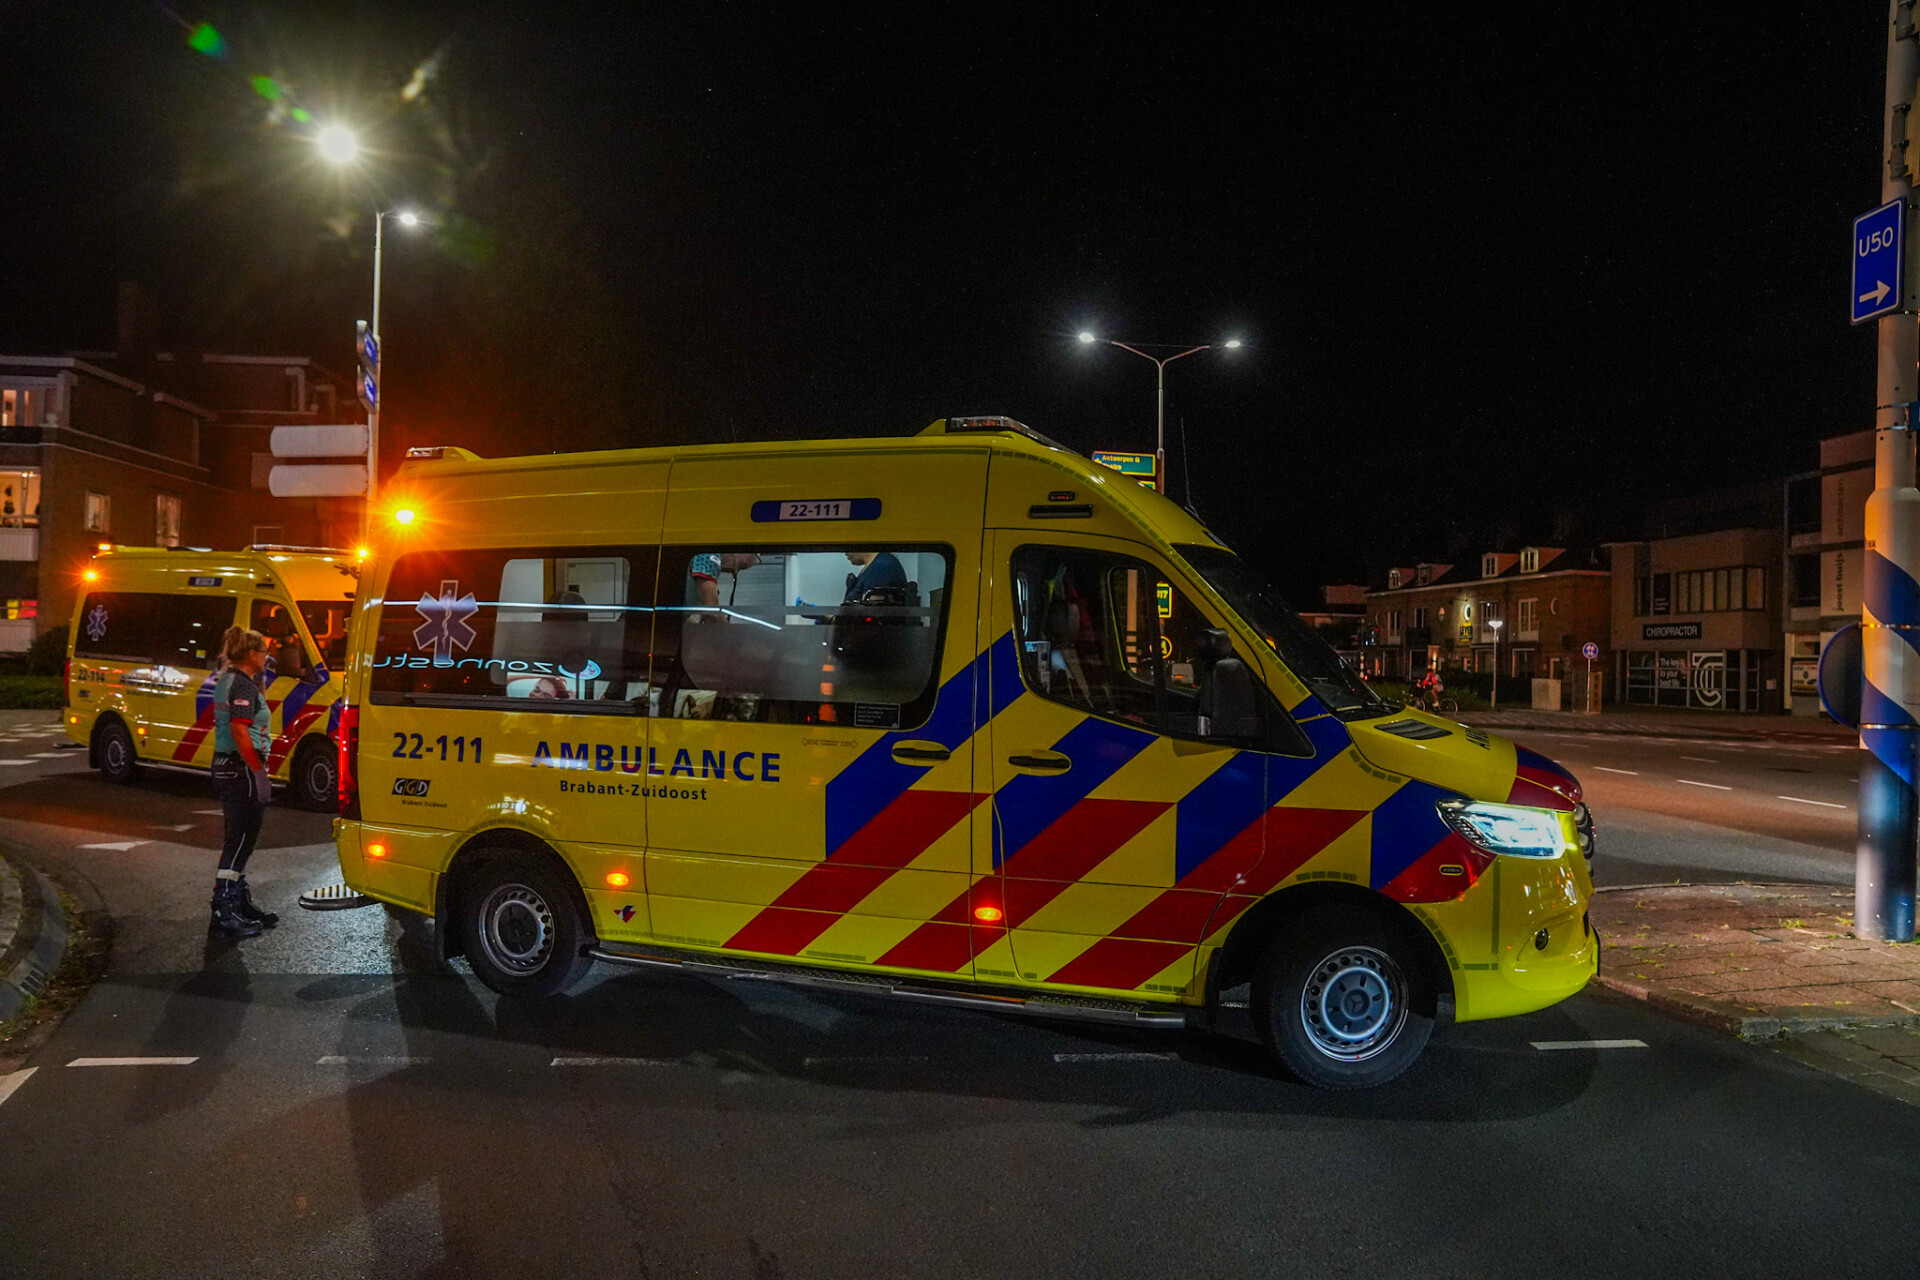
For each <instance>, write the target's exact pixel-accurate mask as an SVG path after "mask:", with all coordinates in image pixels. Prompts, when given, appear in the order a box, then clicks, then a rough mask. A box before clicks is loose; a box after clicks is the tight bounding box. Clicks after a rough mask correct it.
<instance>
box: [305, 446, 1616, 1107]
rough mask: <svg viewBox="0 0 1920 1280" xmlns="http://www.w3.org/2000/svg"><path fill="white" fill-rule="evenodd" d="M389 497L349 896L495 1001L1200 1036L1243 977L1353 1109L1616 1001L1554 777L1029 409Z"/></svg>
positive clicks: (347, 754)
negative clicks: (1602, 996) (713, 1000)
mask: <svg viewBox="0 0 1920 1280" xmlns="http://www.w3.org/2000/svg"><path fill="white" fill-rule="evenodd" d="M387 496H388V499H389V501H390V503H391V504H392V511H391V515H392V521H391V522H390V523H386V522H385V521H384V520H383V523H386V533H385V534H384V535H383V540H382V542H381V543H380V544H379V545H377V546H376V548H375V555H374V563H375V564H376V565H377V566H378V567H377V568H376V569H374V570H372V571H371V572H370V575H369V581H368V582H367V583H366V584H365V588H366V589H365V590H364V591H363V593H362V595H361V597H360V599H359V601H358V604H357V606H356V608H357V611H358V616H357V618H356V621H355V623H354V642H353V653H352V657H351V661H350V666H349V671H348V677H347V679H348V690H349V692H348V708H347V711H346V713H345V717H344V720H343V725H342V750H343V761H342V766H343V767H342V796H343V803H344V808H343V816H342V817H341V818H340V819H339V820H338V822H337V824H336V831H337V835H338V843H339V855H340V865H341V868H342V870H343V872H344V874H345V879H346V881H347V886H346V888H347V889H348V890H352V891H355V892H357V893H359V894H363V895H366V896H367V897H371V898H374V899H378V900H380V901H384V902H387V903H391V904H397V905H399V906H402V907H408V908H412V909H414V910H416V911H420V912H424V913H428V914H430V915H432V916H434V917H435V918H436V919H437V920H438V921H439V922H440V925H441V927H440V928H439V929H438V931H437V932H438V934H439V935H440V936H441V937H442V938H443V939H444V940H445V946H446V948H447V950H448V952H449V954H456V953H464V954H465V956H466V957H467V959H468V960H469V961H470V962H471V964H472V966H473V969H474V972H475V973H476V974H477V975H478V976H479V977H480V978H481V979H482V980H483V981H484V982H485V983H487V985H489V986H490V987H492V988H493V989H494V990H496V991H498V992H501V993H503V994H506V995H513V996H528V997H538V996H545V995H550V994H553V993H556V992H559V991H561V990H562V989H564V988H565V987H567V986H568V985H569V984H570V983H571V982H572V981H573V980H574V979H575V978H576V977H577V976H578V975H579V974H580V973H581V972H582V971H583V969H584V968H585V966H587V965H588V964H589V963H590V961H591V960H593V959H600V960H606V961H613V962H617V963H622V964H631V965H639V966H649V967H675V966H690V967H693V968H697V969H698V971H700V972H702V973H706V974H731V975H740V976H753V977H757V978H772V979H776V980H784V981H792V982H797V983H803V984H810V985H813V986H817V987H823V988H829V989H837V990H845V991H857V992H862V993H868V994H892V995H897V996H905V997H909V998H917V999H923V1000H932V1001H939V1002H944V1003H950V1004H960V1005H970V1006H974V1007H979V1008H985V1009H994V1010H1004V1011H1023V1012H1028V1013H1037V1014H1045V1015H1050V1016H1056V1017H1067V1018H1086V1019H1095V1020H1104V1021H1117V1022H1123V1023H1126V1024H1129V1025H1135V1026H1180V1025H1187V1024H1189V1023H1194V1022H1198V1023H1200V1024H1201V1025H1208V1023H1209V1020H1210V1019H1211V1017H1212V1015H1213V1011H1214V1010H1215V1009H1216V1007H1218V1006H1219V1005H1220V1003H1221V999H1222V995H1223V993H1225V992H1229V991H1232V990H1234V989H1236V988H1241V987H1245V986H1249V984H1250V992H1251V994H1250V1002H1251V1012H1252V1014H1253V1020H1254V1022H1255V1024H1256V1026H1257V1028H1258V1030H1259V1033H1260V1034H1261V1036H1262V1037H1263V1038H1264V1040H1265V1042H1266V1044H1267V1045H1268V1046H1269V1047H1270V1049H1271V1050H1272V1051H1273V1052H1274V1054H1275V1055H1276V1056H1277V1057H1278V1058H1279V1060H1280V1061H1281V1062H1282V1063H1284V1064H1285V1065H1286V1066H1287V1067H1288V1068H1290V1069H1291V1070H1292V1071H1293V1072H1295V1073H1296V1074H1297V1075H1299V1076H1300V1077H1302V1078H1303V1079H1306V1080H1308V1081H1310V1082H1312V1083H1315V1084H1319V1085H1323V1086H1328V1087H1353V1086H1360V1085H1368V1084H1374V1083H1378V1082H1380V1081H1382V1080H1385V1079H1388V1078H1390V1077H1392V1076H1394V1075H1395V1074H1397V1073H1398V1072H1400V1071H1402V1070H1403V1069H1405V1068H1406V1067H1407V1066H1408V1064H1409V1063H1411V1062H1412V1061H1413V1060H1414V1058H1415V1057H1416V1056H1417V1055H1418V1053H1419V1052H1420V1049H1421V1047H1422V1045H1423V1044H1424V1043H1425V1041H1426V1039H1427V1037H1428V1034H1429V1031H1430V1029H1431V1027H1432V1025H1433V1023H1434V1021H1435V1019H1436V1018H1437V1017H1445V1016H1449V1015H1450V1016H1451V1017H1453V1018H1455V1019H1460V1020H1466V1019H1478V1018H1491V1017H1499V1016H1502V1015H1507V1014H1517V1013H1524V1012H1527V1011H1529V1010H1534V1009H1539V1008H1541V1007H1543V1006H1546V1005H1550V1004H1552V1003H1554V1002H1555V1001H1558V1000H1561V999H1564V998H1565V997H1567V996H1568V995H1571V994H1572V993H1574V992H1576V991H1578V990H1580V989H1581V987H1582V986H1583V985H1584V984H1585V983H1586V981H1587V980H1588V978H1590V977H1591V976H1592V975H1593V973H1594V970H1595V967H1596V964H1597V957H1598V944H1597V940H1596V938H1595V936H1594V934H1593V931H1592V929H1591V928H1590V927H1589V924H1588V919H1587V903H1588V898H1589V896H1590V894H1591V892H1592V881H1591V877H1590V874H1589V865H1588V863H1589V859H1590V858H1591V856H1592V827H1591V823H1590V821H1589V819H1588V816H1587V812H1586V809H1585V808H1584V806H1583V805H1582V803H1581V800H1580V788H1579V785H1578V783H1577V782H1575V780H1574V779H1573V777H1572V776H1571V775H1570V774H1568V773H1567V772H1566V771H1565V770H1564V769H1561V768H1559V767H1558V766H1556V765H1554V764H1553V763H1551V762H1550V761H1548V760H1546V759H1544V758H1542V757H1540V756H1538V755H1535V754H1533V753H1531V752H1529V751H1526V750H1524V749H1522V748H1519V747H1516V746H1515V745H1514V744H1513V743H1511V742H1508V741H1506V740H1504V739H1501V738H1498V737H1494V736H1492V735H1490V734H1487V733H1483V732H1481V731H1479V730H1476V729H1471V728H1467V727H1463V726H1461V725H1458V724H1453V723H1450V722H1448V721H1444V720H1441V719H1437V718H1435V717H1433V716H1428V715H1423V714H1421V713H1418V712H1415V711H1411V710H1409V709H1407V708H1405V707H1402V706H1399V705H1396V704H1391V703H1387V702H1384V701H1382V700H1381V699H1380V698H1378V697H1377V696H1375V695H1374V694H1373V693H1372V692H1371V691H1370V690H1369V689H1368V687H1367V686H1366V684H1365V683H1363V682H1362V681H1360V680H1359V679H1358V678H1357V677H1356V676H1355V674H1354V673H1353V672H1352V671H1350V670H1349V669H1348V668H1347V667H1346V666H1345V665H1344V664H1343V663H1342V662H1341V661H1340V659H1339V658H1338V657H1337V656H1336V655H1335V654H1334V653H1333V652H1332V651H1331V650H1330V649H1329V648H1328V647H1327V646H1326V645H1325V644H1324V643H1323V642H1322V641H1321V640H1320V639H1319V638H1318V637H1317V636H1316V635H1315V634H1314V633H1313V631H1312V630H1311V629H1310V628H1308V627H1306V626H1304V625H1303V624H1302V623H1301V621H1300V620H1299V618H1298V617H1297V616H1296V615H1295V614H1294V613H1293V612H1292V611H1291V610H1290V609H1288V607H1287V606H1286V605H1285V604H1284V603H1283V602H1282V601H1281V600H1280V598H1279V597H1278V596H1277V595H1275V594H1274V593H1273V592H1272V591H1271V590H1269V589H1268V588H1267V587H1266V586H1265V585H1264V584H1263V583H1262V581H1261V579H1260V577H1259V576H1258V574H1257V573H1256V572H1255V571H1254V570H1253V569H1252V568H1251V567H1250V566H1248V565H1246V564H1244V563H1243V562H1242V561H1241V560H1240V559H1239V558H1238V557H1236V556H1235V555H1234V554H1233V553H1232V552H1231V551H1229V550H1228V549H1227V548H1226V547H1225V546H1223V545H1222V544H1221V543H1220V541H1219V540H1218V539H1217V538H1215V537H1214V536H1213V534H1212V533H1210V532H1209V531H1208V530H1207V529H1206V528H1204V527H1203V526H1202V525H1201V524H1200V523H1199V522H1198V521H1197V520H1196V519H1195V518H1194V517H1193V516H1192V515H1190V514H1188V513H1187V512H1186V511H1184V510H1182V509H1181V508H1180V507H1178V506H1177V505H1175V504H1174V503H1172V502H1170V501H1168V500H1167V499H1165V498H1164V497H1162V496H1160V495H1159V494H1157V493H1155V492H1154V491H1152V490H1150V489H1147V488H1144V487H1142V486H1141V485H1140V484H1139V483H1137V482H1135V481H1133V480H1130V479H1127V478H1125V477H1122V476H1120V475H1117V474H1115V473H1113V472H1109V471H1106V470H1104V469H1102V468H1100V467H1097V466H1095V465H1093V464H1092V463H1091V462H1089V461H1088V460H1087V459H1086V458H1084V457H1081V456H1079V455H1077V454H1074V453H1072V452H1069V451H1068V450H1066V449H1064V448H1062V447H1060V446H1058V445H1056V444H1054V443H1053V442H1051V441H1049V440H1047V439H1045V438H1044V437H1042V436H1039V435H1038V434H1036V433H1034V432H1032V431H1030V430H1029V429H1027V428H1025V427H1023V426H1021V425H1020V424H1019V423H1016V422H1013V421H1011V420H1009V419H1006V418H949V419H944V420H942V421H939V422H936V423H934V424H933V425H932V426H931V427H930V428H928V429H927V430H926V431H924V432H922V433H921V434H920V435H918V436H915V437H905V438H897V439H872V440H841V441H819V442H810V443H783V444H764V445H730V446H708V447H694V448H680V449H650V450H634V451H622V452H610V453H590V454H574V455H555V456H547V457H531V458H510V459H482V458H478V457H475V456H474V455H472V454H470V453H467V452H465V451H464V450H459V449H452V448H447V449H431V450H418V451H415V457H414V459H413V460H411V461H409V462H408V463H407V464H406V465H404V466H403V467H402V468H401V470H400V471H399V473H398V475H397V477H396V479H395V481H394V482H393V483H392V485H391V487H390V489H389V492H388V495H387ZM345 891H346V890H341V891H339V892H345Z"/></svg>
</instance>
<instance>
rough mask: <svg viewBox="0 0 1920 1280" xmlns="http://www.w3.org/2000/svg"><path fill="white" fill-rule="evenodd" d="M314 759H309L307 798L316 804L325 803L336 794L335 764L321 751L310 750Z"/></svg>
mask: <svg viewBox="0 0 1920 1280" xmlns="http://www.w3.org/2000/svg"><path fill="white" fill-rule="evenodd" d="M309 754H310V755H311V756H312V759H310V760H308V761H307V798H308V799H309V800H311V801H313V803H315V804H325V803H326V802H327V801H328V800H331V799H332V798H333V796H334V786H333V766H332V765H331V764H329V763H327V758H326V757H325V756H323V755H321V754H320V753H319V752H317V751H315V752H310V753H309Z"/></svg>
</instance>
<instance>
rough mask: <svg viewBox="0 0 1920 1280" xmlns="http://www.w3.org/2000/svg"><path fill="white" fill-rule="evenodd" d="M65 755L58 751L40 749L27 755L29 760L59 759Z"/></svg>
mask: <svg viewBox="0 0 1920 1280" xmlns="http://www.w3.org/2000/svg"><path fill="white" fill-rule="evenodd" d="M63 758H64V757H63V756H62V754H61V753H60V752H58V751H38V752H35V753H34V754H33V755H30V756H28V757H27V759H29V760H59V759H63Z"/></svg>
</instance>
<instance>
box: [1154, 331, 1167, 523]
mask: <svg viewBox="0 0 1920 1280" xmlns="http://www.w3.org/2000/svg"><path fill="white" fill-rule="evenodd" d="M1153 368H1154V374H1155V378H1154V392H1153V403H1154V432H1153V487H1154V488H1156V489H1158V490H1159V491H1160V492H1161V493H1165V492H1166V491H1167V362H1166V361H1165V360H1155V361H1154V362H1153Z"/></svg>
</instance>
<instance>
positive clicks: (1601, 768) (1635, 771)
mask: <svg viewBox="0 0 1920 1280" xmlns="http://www.w3.org/2000/svg"><path fill="white" fill-rule="evenodd" d="M1593 767H1594V768H1596V769H1598V770H1599V771H1600V772H1602V773H1624V774H1626V775H1627V776H1628V777H1629V778H1637V777H1639V776H1640V771H1639V770H1638V769H1609V768H1607V766H1605V765H1603V764H1597V765H1595V766H1593Z"/></svg>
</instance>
